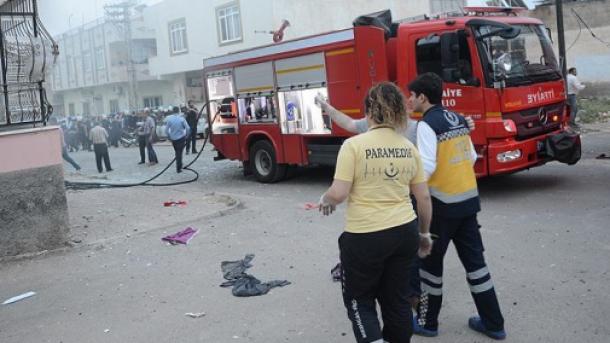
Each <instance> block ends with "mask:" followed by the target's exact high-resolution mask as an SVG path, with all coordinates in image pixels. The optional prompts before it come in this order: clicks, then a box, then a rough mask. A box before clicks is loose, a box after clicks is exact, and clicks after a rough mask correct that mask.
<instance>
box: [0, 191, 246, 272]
mask: <svg viewBox="0 0 610 343" xmlns="http://www.w3.org/2000/svg"><path fill="white" fill-rule="evenodd" d="M206 195H215V196H217V195H220V196H226V197H228V198H229V199H230V200H233V201H235V203H233V204H231V205H228V206H227V208H223V209H221V210H218V211H214V212H212V213H208V214H204V215H202V216H199V217H194V218H191V219H188V220H183V221H180V222H176V223H172V224H171V225H165V226H158V227H153V228H150V229H147V230H142V231H138V232H134V233H133V234H129V235H128V237H125V235H121V236H115V237H110V238H105V239H100V240H97V241H94V242H89V243H83V244H81V243H73V242H67V243H66V245H67V246H66V247H62V248H57V249H53V250H43V251H38V252H35V253H27V254H21V255H16V256H5V257H0V268H1V267H2V264H3V263H10V262H18V261H23V260H34V259H37V258H42V257H47V256H52V255H59V254H62V253H66V252H69V251H83V250H87V249H88V248H94V249H103V248H104V245H105V244H109V243H115V242H118V241H120V240H123V239H125V238H132V237H136V236H141V235H143V234H147V233H150V232H153V231H161V230H165V229H169V228H172V227H174V226H181V225H186V224H189V223H192V222H193V221H198V220H203V219H213V218H218V217H223V216H226V215H228V214H230V212H232V211H234V210H237V209H242V208H244V206H243V203H242V201H241V200H240V199H239V198H237V197H236V196H231V195H229V194H226V193H216V192H212V193H208V194H206ZM159 240H161V238H159Z"/></svg>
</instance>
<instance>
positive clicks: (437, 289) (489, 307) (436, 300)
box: [417, 214, 504, 331]
mask: <svg viewBox="0 0 610 343" xmlns="http://www.w3.org/2000/svg"><path fill="white" fill-rule="evenodd" d="M479 228H480V226H479V223H478V221H477V215H476V214H474V215H472V216H468V217H463V218H446V217H441V216H439V215H436V214H435V215H434V216H432V224H431V225H430V232H431V233H432V235H433V237H434V245H433V246H432V253H431V254H430V256H428V257H426V258H425V259H421V260H420V263H421V268H420V270H419V275H420V279H421V288H422V295H421V297H420V303H419V306H418V309H417V312H418V324H419V325H421V326H423V327H425V328H427V329H431V330H436V329H438V315H439V313H440V310H441V303H442V301H443V259H444V257H445V253H446V252H447V247H448V246H449V243H450V242H451V241H453V244H454V245H455V249H456V250H457V253H458V256H459V258H460V261H461V262H462V265H463V266H464V269H466V276H467V280H468V285H469V286H470V293H471V294H472V298H473V299H474V303H475V305H476V307H477V310H478V312H479V316H480V317H481V320H482V322H483V324H484V325H485V327H486V328H487V329H488V330H492V331H499V330H503V329H504V318H503V317H502V313H501V311H500V305H499V304H498V299H497V297H496V291H495V290H494V286H493V283H492V281H491V275H490V273H489V270H488V268H487V265H486V264H485V258H484V256H483V251H484V248H483V240H482V238H481V233H480V232H479Z"/></svg>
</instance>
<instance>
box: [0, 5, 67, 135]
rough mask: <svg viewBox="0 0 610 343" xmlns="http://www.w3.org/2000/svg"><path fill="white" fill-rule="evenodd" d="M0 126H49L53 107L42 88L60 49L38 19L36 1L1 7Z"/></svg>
mask: <svg viewBox="0 0 610 343" xmlns="http://www.w3.org/2000/svg"><path fill="white" fill-rule="evenodd" d="M0 38H1V39H0V126H9V125H16V124H28V123H39V122H46V119H47V117H48V115H49V114H50V113H51V112H52V107H51V106H50V105H49V104H48V102H47V99H46V94H45V90H44V87H43V83H44V77H45V73H46V72H47V70H48V69H49V68H50V67H51V66H52V65H53V64H54V63H55V58H56V57H57V54H58V52H57V51H58V50H57V45H56V44H55V42H54V41H53V39H52V38H51V36H50V35H49V33H48V32H47V31H46V30H45V29H44V27H43V26H42V24H41V22H40V19H39V18H38V13H37V6H36V0H8V1H7V2H6V3H4V4H3V5H2V6H0Z"/></svg>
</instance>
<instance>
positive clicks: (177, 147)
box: [172, 137, 187, 173]
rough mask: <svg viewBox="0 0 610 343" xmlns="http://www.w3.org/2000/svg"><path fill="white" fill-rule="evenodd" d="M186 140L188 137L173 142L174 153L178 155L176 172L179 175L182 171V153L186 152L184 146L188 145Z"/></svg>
mask: <svg viewBox="0 0 610 343" xmlns="http://www.w3.org/2000/svg"><path fill="white" fill-rule="evenodd" d="M186 138H187V137H182V138H180V139H177V140H175V141H172V145H173V146H174V152H175V153H176V171H177V172H178V173H180V172H181V171H182V151H183V150H184V145H185V144H186Z"/></svg>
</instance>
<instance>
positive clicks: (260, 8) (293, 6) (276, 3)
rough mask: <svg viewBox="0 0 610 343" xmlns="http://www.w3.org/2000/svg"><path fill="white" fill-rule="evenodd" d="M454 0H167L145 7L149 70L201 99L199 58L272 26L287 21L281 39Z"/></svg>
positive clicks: (181, 96) (445, 6)
mask: <svg viewBox="0 0 610 343" xmlns="http://www.w3.org/2000/svg"><path fill="white" fill-rule="evenodd" d="M463 4H464V1H457V0H429V1H418V0H376V1H366V0H351V1H346V0H330V1H329V0H309V1H300V2H295V1H285V0H260V1H245V0H200V1H196V2H194V1H189V0H165V1H162V2H160V3H158V4H156V5H153V6H149V7H147V8H145V9H144V10H143V14H144V20H145V22H146V23H147V27H151V28H154V30H155V32H156V38H157V54H156V56H154V57H151V58H150V72H151V74H152V75H155V76H157V77H159V78H160V79H162V80H167V81H170V82H171V83H172V92H173V95H174V96H175V98H174V99H175V101H176V102H179V103H183V102H185V101H186V99H193V100H195V101H196V102H199V103H201V102H203V100H204V99H203V96H204V95H203V89H202V85H201V79H202V77H201V72H202V68H203V59H205V58H208V57H212V56H218V55H223V54H227V53H230V52H234V51H239V50H244V49H248V48H252V47H255V46H261V45H267V44H271V43H273V40H272V34H270V31H273V30H277V29H278V28H279V27H280V25H281V24H282V22H283V21H284V20H287V21H288V22H289V23H290V26H289V27H288V28H287V29H286V30H285V35H284V40H290V39H294V38H298V37H303V36H308V35H314V34H318V33H323V32H328V31H332V30H338V29H343V28H348V27H351V26H352V22H353V20H354V19H355V18H356V17H358V16H359V15H362V14H367V13H372V12H376V11H380V10H384V9H390V10H392V15H393V17H394V18H395V19H400V18H405V17H411V16H417V15H421V14H431V13H437V12H442V11H452V10H457V9H459V8H460V7H461V6H463Z"/></svg>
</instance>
